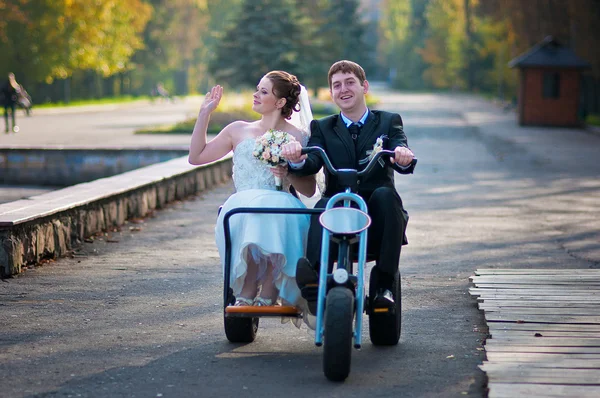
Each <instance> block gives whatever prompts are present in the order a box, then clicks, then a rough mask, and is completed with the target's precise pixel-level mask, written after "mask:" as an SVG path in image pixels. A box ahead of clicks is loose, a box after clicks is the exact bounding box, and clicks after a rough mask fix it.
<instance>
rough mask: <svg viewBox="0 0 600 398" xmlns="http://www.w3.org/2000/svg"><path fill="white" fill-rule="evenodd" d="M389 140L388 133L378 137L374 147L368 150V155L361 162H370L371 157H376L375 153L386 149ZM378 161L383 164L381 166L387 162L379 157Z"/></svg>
mask: <svg viewBox="0 0 600 398" xmlns="http://www.w3.org/2000/svg"><path fill="white" fill-rule="evenodd" d="M387 141H388V137H387V135H382V136H379V137H377V140H376V141H375V144H373V149H370V150H368V151H367V157H366V158H364V159H362V160H361V161H360V162H359V163H360V164H364V163H368V162H370V161H371V159H373V158H374V157H375V155H377V154H378V153H379V152H381V150H382V149H385V147H386V145H387ZM378 162H379V164H380V165H381V167H384V166H385V162H384V161H383V159H382V158H379V160H378Z"/></svg>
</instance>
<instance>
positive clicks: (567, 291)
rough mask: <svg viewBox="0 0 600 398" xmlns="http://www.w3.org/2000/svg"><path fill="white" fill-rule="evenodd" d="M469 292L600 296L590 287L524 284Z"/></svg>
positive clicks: (599, 291)
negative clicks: (570, 287)
mask: <svg viewBox="0 0 600 398" xmlns="http://www.w3.org/2000/svg"><path fill="white" fill-rule="evenodd" d="M469 293H471V294H473V295H481V294H487V295H490V296H491V295H493V294H502V295H515V294H522V295H525V296H532V295H543V296H575V295H578V296H589V297H594V298H598V297H597V296H600V290H589V289H549V288H547V287H546V286H538V287H536V288H531V289H527V288H524V287H523V286H517V288H513V287H511V286H507V287H503V288H498V287H497V285H494V286H492V287H484V288H470V289H469Z"/></svg>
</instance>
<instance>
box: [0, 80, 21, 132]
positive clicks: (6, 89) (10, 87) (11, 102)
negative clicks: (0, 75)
mask: <svg viewBox="0 0 600 398" xmlns="http://www.w3.org/2000/svg"><path fill="white" fill-rule="evenodd" d="M20 91H21V86H20V85H19V83H17V80H16V79H15V74H14V73H12V72H11V73H9V74H8V79H7V80H6V81H5V82H4V83H3V84H2V86H1V87H0V103H1V104H2V106H3V107H4V122H5V126H6V128H5V130H4V131H5V132H6V134H8V133H9V131H11V130H9V129H8V127H9V126H8V111H9V110H10V112H11V119H12V132H13V133H18V132H19V126H17V123H16V121H15V119H16V116H15V110H16V107H17V101H18V100H19V93H20Z"/></svg>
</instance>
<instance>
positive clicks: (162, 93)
mask: <svg viewBox="0 0 600 398" xmlns="http://www.w3.org/2000/svg"><path fill="white" fill-rule="evenodd" d="M152 96H153V97H160V98H163V99H165V100H168V101H172V100H173V97H171V94H169V92H168V91H167V89H166V88H165V86H163V84H162V83H160V82H159V83H157V84H156V87H154V89H153V90H152Z"/></svg>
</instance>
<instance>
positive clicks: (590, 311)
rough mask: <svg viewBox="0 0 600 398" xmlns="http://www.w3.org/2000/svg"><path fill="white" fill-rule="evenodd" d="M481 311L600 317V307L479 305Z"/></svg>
mask: <svg viewBox="0 0 600 398" xmlns="http://www.w3.org/2000/svg"><path fill="white" fill-rule="evenodd" d="M479 309H481V310H485V311H486V312H490V313H502V314H515V313H517V314H521V315H573V316H575V315H576V316H597V317H600V307H596V308H594V307H589V308H548V307H542V308H526V307H498V306H486V305H479Z"/></svg>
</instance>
